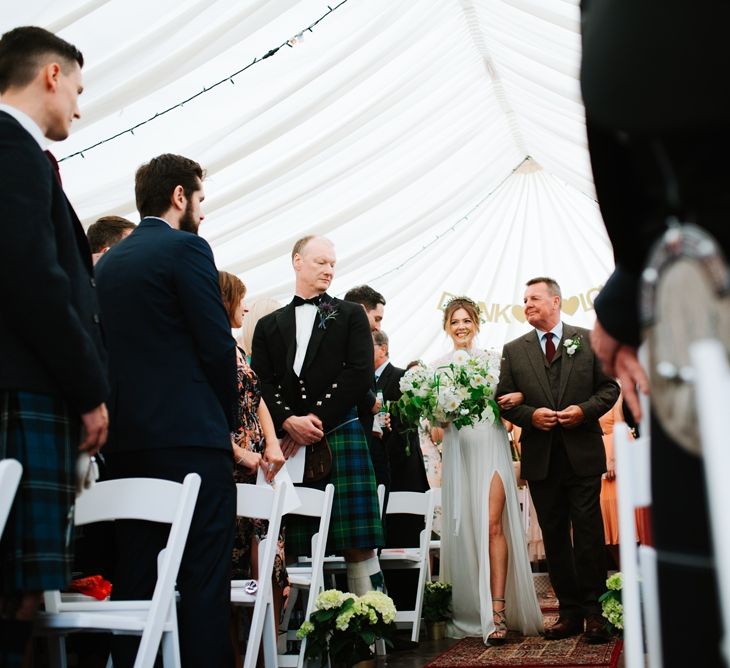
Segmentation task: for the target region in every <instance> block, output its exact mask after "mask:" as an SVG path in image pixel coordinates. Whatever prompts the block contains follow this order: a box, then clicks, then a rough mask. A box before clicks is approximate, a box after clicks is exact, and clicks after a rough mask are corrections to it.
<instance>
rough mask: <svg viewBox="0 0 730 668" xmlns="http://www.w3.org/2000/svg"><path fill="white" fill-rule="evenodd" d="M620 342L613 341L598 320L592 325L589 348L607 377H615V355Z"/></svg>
mask: <svg viewBox="0 0 730 668" xmlns="http://www.w3.org/2000/svg"><path fill="white" fill-rule="evenodd" d="M620 346H621V342H620V341H618V340H617V339H614V338H613V337H612V336H611V335H610V334H609V333H608V332H607V331H606V330H605V329H603V325H601V323H600V321H599V320H596V322H595V323H594V325H593V329H592V330H591V348H593V352H594V353H595V354H596V357H597V358H598V360H599V361H600V362H601V365H602V366H603V372H604V373H605V374H606V375H607V376H613V377H615V376H616V375H617V374H616V368H615V364H616V353H617V352H618V349H619V347H620Z"/></svg>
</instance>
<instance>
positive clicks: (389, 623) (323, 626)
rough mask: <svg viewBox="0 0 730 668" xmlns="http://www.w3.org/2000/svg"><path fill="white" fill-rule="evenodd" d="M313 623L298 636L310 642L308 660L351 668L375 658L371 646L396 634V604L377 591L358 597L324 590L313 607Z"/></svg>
mask: <svg viewBox="0 0 730 668" xmlns="http://www.w3.org/2000/svg"><path fill="white" fill-rule="evenodd" d="M314 608H315V609H314V612H313V613H312V614H311V616H310V621H307V622H304V623H303V624H302V625H301V627H300V628H299V631H297V637H298V638H299V639H303V638H306V639H307V650H306V653H305V654H306V658H308V659H315V658H317V657H320V658H321V661H322V663H321V665H322V666H325V665H326V664H327V659H328V657H329V659H330V661H331V662H332V663H345V664H347V665H352V664H354V663H357V662H358V661H365V660H367V659H369V658H370V657H371V656H372V650H371V647H372V645H373V644H374V643H375V641H376V640H378V639H381V638H382V639H384V640H385V643H386V645H389V646H392V641H391V640H390V638H391V636H392V634H393V633H394V632H395V624H394V622H395V613H396V609H395V605H394V604H393V601H392V599H391V598H390V597H388V596H386V595H385V594H383V593H381V592H378V591H371V592H368V593H367V594H364V595H363V596H355V595H354V594H351V593H349V592H341V591H339V590H337V589H328V590H327V591H323V592H322V593H321V594H319V596H317V600H316V601H315V604H314Z"/></svg>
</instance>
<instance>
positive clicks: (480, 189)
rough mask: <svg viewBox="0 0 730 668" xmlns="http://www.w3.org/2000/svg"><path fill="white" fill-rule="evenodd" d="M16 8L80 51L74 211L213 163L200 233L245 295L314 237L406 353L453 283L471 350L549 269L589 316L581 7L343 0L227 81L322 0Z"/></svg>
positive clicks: (425, 335)
mask: <svg viewBox="0 0 730 668" xmlns="http://www.w3.org/2000/svg"><path fill="white" fill-rule="evenodd" d="M6 5H7V6H5V7H3V11H2V14H0V29H2V31H3V32H4V31H5V30H7V29H9V28H12V27H15V26H17V25H28V24H35V25H42V26H44V27H47V28H49V29H51V30H54V31H56V32H58V33H59V34H60V35H61V36H62V37H64V38H66V39H68V40H69V41H71V42H73V43H75V44H76V45H77V46H78V47H79V48H80V49H81V50H82V51H83V52H84V55H85V57H86V66H85V68H84V81H85V92H84V94H83V96H82V98H81V107H82V119H81V121H79V122H77V123H76V124H75V126H74V129H73V133H72V136H71V137H70V138H69V139H68V140H67V141H65V142H63V143H62V144H59V145H56V146H54V147H52V148H53V150H54V152H55V153H56V155H57V156H58V157H59V158H63V157H67V156H68V157H67V159H66V160H63V161H62V164H61V169H62V173H63V178H64V183H65V186H66V190H67V192H68V194H69V196H70V199H71V201H72V202H73V203H74V205H75V207H76V208H77V211H78V212H79V215H80V216H81V217H82V219H83V221H84V222H85V223H86V224H89V223H91V222H93V221H94V220H95V219H96V218H97V217H99V216H101V215H106V214H111V213H114V214H119V215H124V216H128V217H130V218H131V219H132V220H135V221H136V220H138V216H137V215H136V213H135V211H134V184H133V175H134V171H135V169H136V168H137V166H139V165H140V164H142V163H143V162H146V161H147V160H148V159H149V158H151V157H153V156H154V155H157V154H159V153H163V152H176V153H182V154H184V155H187V156H189V157H191V158H194V159H196V160H198V161H199V162H200V163H201V164H202V165H203V166H204V167H206V168H207V170H208V178H207V180H206V183H205V189H206V200H205V204H204V212H205V215H206V219H205V221H204V223H203V225H202V227H201V234H202V235H203V236H204V237H205V238H207V239H208V240H209V241H210V243H211V245H212V247H213V250H214V252H215V255H216V261H217V263H218V265H219V267H220V268H222V269H226V270H228V271H232V272H234V273H236V274H238V275H239V276H241V278H242V279H243V280H244V281H245V282H246V284H247V285H248V287H249V297H250V298H251V299H256V298H257V297H261V296H268V297H274V298H276V299H279V300H280V301H282V302H285V301H288V299H290V296H291V294H292V289H293V273H292V271H291V265H290V259H289V254H290V249H291V246H292V244H293V242H294V241H295V240H296V239H297V238H299V237H301V236H303V235H305V234H312V233H314V234H325V235H327V236H329V237H330V238H331V239H332V240H333V241H334V242H335V244H336V247H337V254H338V269H337V276H336V279H335V282H334V284H333V286H332V289H331V293H332V294H335V295H338V296H341V295H342V294H344V292H345V291H346V290H347V289H349V288H350V287H352V286H354V285H359V284H363V283H367V284H370V285H372V286H373V287H374V288H376V289H377V290H379V291H381V292H382V293H383V294H384V295H385V297H386V299H387V302H388V304H387V306H386V311H385V319H384V322H383V328H384V330H385V331H386V332H387V333H388V334H389V336H390V338H391V356H392V359H393V361H394V362H395V363H396V364H400V365H403V364H405V362H407V361H408V360H410V359H413V358H417V357H420V358H424V359H433V358H434V357H436V356H437V355H438V354H440V352H441V351H443V350H444V349H446V348H447V346H448V341H447V339H446V337H445V336H444V334H443V333H442V331H441V328H440V327H441V325H440V312H439V310H438V308H439V306H440V304H441V303H442V301H443V299H444V298H445V297H446V296H448V295H449V294H467V295H469V296H471V297H472V298H474V299H475V300H477V301H480V302H483V304H484V312H485V322H484V323H483V324H482V333H481V336H480V342H481V343H482V344H483V345H494V346H501V345H502V343H503V342H504V341H505V340H508V339H510V338H512V337H514V336H517V335H518V334H519V333H521V332H523V331H525V330H526V329H527V327H528V326H527V325H526V324H525V323H524V319H523V317H522V314H521V309H520V308H519V304H520V303H521V301H522V294H523V289H524V281H525V280H526V279H528V278H530V277H532V276H536V275H550V276H553V277H554V278H556V279H557V280H558V281H559V282H560V283H561V285H562V287H563V293H564V297H565V299H564V311H565V318H566V320H567V321H569V322H572V323H575V324H579V325H585V326H590V324H591V323H592V321H593V310H592V298H593V297H594V296H595V294H596V292H597V290H598V288H599V287H600V286H601V285H602V283H603V282H604V281H605V279H606V277H607V276H608V274H609V273H610V271H611V268H612V255H611V250H610V245H609V242H608V239H607V237H606V234H605V230H604V228H603V223H602V222H601V219H600V214H599V211H598V207H597V204H596V202H595V194H594V190H593V184H592V179H591V172H590V163H589V158H588V153H587V150H586V142H585V126H584V117H583V106H582V103H581V100H580V92H579V84H578V67H579V60H580V34H579V11H578V2H577V0H347V1H346V2H345V3H344V4H342V5H341V6H339V7H337V8H336V9H335V11H333V12H332V13H331V14H329V15H328V16H327V17H326V18H325V19H324V20H323V21H322V22H320V23H319V24H318V25H316V26H315V27H314V28H313V29H312V31H305V33H304V35H303V39H298V40H297V41H296V44H295V45H294V46H293V47H291V48H290V47H288V46H285V47H283V48H282V49H280V50H279V51H278V52H277V53H275V54H274V55H273V56H272V57H270V58H267V59H265V60H263V61H262V62H260V63H258V64H255V65H253V66H252V67H250V68H249V69H248V70H246V71H245V72H242V73H241V74H239V75H236V76H234V77H232V78H231V79H230V80H226V78H227V77H230V75H232V74H233V73H235V72H237V71H238V70H240V69H241V68H243V67H245V66H246V65H247V64H249V63H251V62H252V61H253V60H254V58H256V57H261V56H263V55H264V54H265V53H267V52H268V51H269V50H270V49H271V48H273V47H276V46H278V45H280V44H282V43H284V42H285V41H286V40H288V39H289V38H291V37H293V36H295V35H297V33H299V32H300V31H301V30H302V29H303V28H306V27H307V26H309V25H310V24H312V23H313V22H314V21H316V20H317V19H318V18H320V17H321V16H323V15H324V14H325V13H327V12H328V6H327V3H326V2H323V1H321V0H268V1H264V0H245V1H243V0H242V1H234V0H156V1H155V2H150V1H149V0H147V1H142V0H64V1H63V2H56V1H54V2H52V1H51V0H27V1H26V2H23V3H6ZM331 6H332V7H335V4H334V3H332V2H331ZM218 81H224V83H223V84H221V85H220V86H218V87H215V88H213V89H212V90H209V91H207V92H205V93H203V94H201V95H199V96H198V97H197V98H196V99H194V100H191V101H190V102H188V103H186V104H185V105H184V106H182V107H181V108H178V109H175V110H173V111H170V112H169V113H167V114H164V115H161V116H159V117H158V118H156V119H155V120H152V121H151V122H149V123H146V124H144V125H142V126H140V127H138V128H137V129H136V130H135V131H134V134H131V133H125V134H123V135H122V136H120V137H118V138H116V139H113V140H111V141H108V142H105V143H103V144H101V145H99V146H97V147H96V148H89V147H91V146H93V145H94V144H96V143H97V142H99V141H102V140H105V139H108V138H110V137H112V136H113V135H115V134H117V133H120V132H123V131H124V130H127V129H128V128H130V127H132V126H134V125H136V124H138V123H140V122H142V121H144V120H145V119H148V118H150V117H153V116H155V114H157V113H159V112H162V111H163V110H165V109H167V108H169V107H172V106H174V105H176V104H177V103H178V102H180V101H182V100H185V99H187V98H190V97H191V96H193V95H195V94H196V93H199V92H202V91H203V90H204V89H207V88H210V87H211V86H212V85H213V84H215V83H216V82H218ZM82 150H83V157H82V156H81V155H77V154H76V152H77V151H82Z"/></svg>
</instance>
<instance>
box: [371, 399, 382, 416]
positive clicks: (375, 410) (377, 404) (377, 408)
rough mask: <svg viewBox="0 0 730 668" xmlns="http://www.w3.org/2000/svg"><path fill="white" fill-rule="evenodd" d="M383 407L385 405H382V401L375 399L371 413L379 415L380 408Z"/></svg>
mask: <svg viewBox="0 0 730 668" xmlns="http://www.w3.org/2000/svg"><path fill="white" fill-rule="evenodd" d="M382 405H383V404H382V403H380V400H379V399H378V398H377V397H376V399H375V403H374V404H373V407H372V408H371V409H370V412H371V413H372V414H373V415H376V414H377V413H380V407H381V406H382Z"/></svg>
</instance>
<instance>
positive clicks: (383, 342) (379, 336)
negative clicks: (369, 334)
mask: <svg viewBox="0 0 730 668" xmlns="http://www.w3.org/2000/svg"><path fill="white" fill-rule="evenodd" d="M373 343H374V344H375V345H376V346H387V345H388V335H387V334H386V333H385V332H384V331H383V330H382V329H381V330H375V331H374V332H373Z"/></svg>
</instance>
